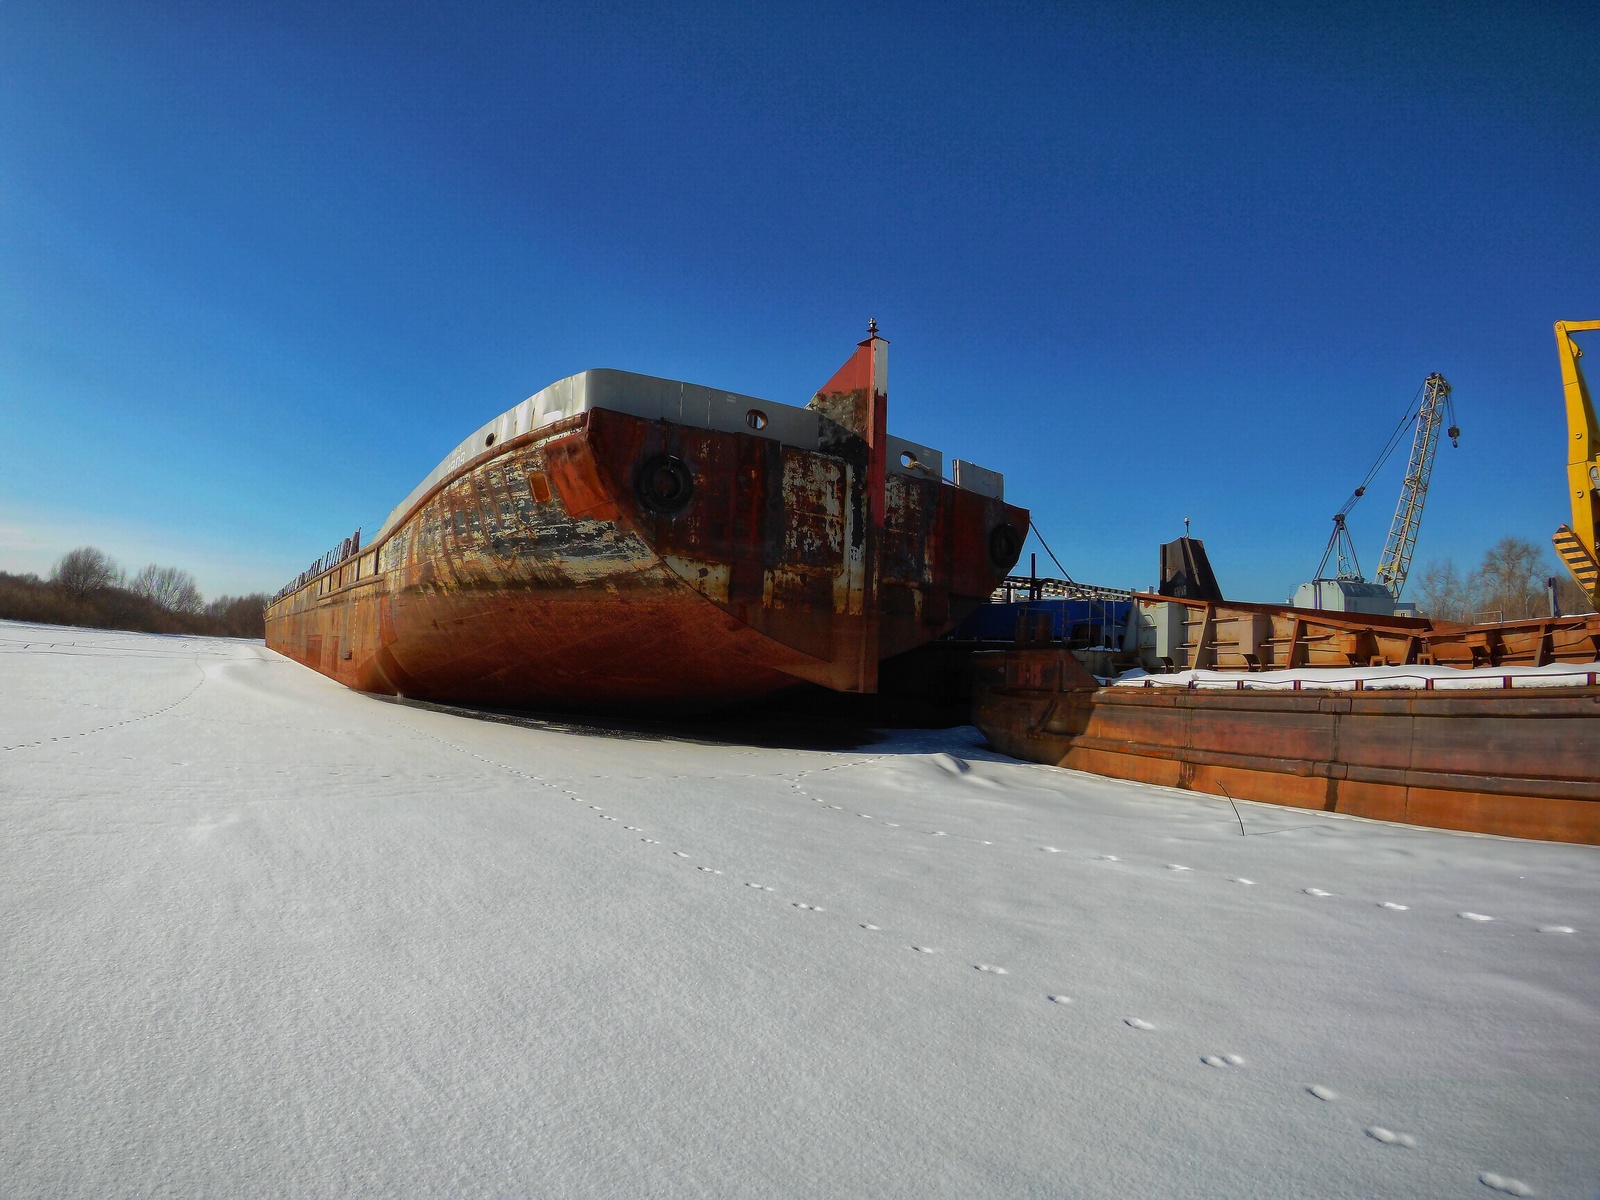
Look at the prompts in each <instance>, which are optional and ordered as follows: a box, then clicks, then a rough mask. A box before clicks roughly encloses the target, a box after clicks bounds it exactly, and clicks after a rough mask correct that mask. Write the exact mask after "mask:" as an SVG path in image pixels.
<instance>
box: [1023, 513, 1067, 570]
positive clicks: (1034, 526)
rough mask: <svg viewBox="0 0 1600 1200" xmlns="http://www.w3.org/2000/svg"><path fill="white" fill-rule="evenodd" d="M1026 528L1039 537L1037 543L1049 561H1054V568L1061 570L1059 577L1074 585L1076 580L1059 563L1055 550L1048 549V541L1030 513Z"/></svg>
mask: <svg viewBox="0 0 1600 1200" xmlns="http://www.w3.org/2000/svg"><path fill="white" fill-rule="evenodd" d="M1028 529H1029V531H1030V532H1031V533H1032V534H1033V536H1034V537H1036V538H1038V539H1039V545H1041V546H1043V547H1044V552H1045V553H1046V554H1048V555H1049V556H1050V561H1051V562H1053V563H1055V565H1056V570H1058V571H1060V572H1061V578H1063V579H1065V580H1066V581H1067V582H1068V583H1070V584H1072V585H1073V586H1074V587H1076V586H1077V580H1075V579H1073V578H1072V576H1071V575H1068V574H1067V569H1066V568H1065V567H1063V566H1062V565H1061V560H1060V559H1059V558H1057V557H1056V552H1055V551H1054V550H1052V549H1050V543H1049V542H1047V541H1045V540H1044V534H1042V533H1040V532H1039V526H1038V525H1037V524H1036V523H1035V522H1034V519H1033V517H1032V516H1031V515H1030V516H1029V517H1028Z"/></svg>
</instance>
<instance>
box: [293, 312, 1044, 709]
mask: <svg viewBox="0 0 1600 1200" xmlns="http://www.w3.org/2000/svg"><path fill="white" fill-rule="evenodd" d="M887 350H888V343H887V342H886V341H885V340H884V339H883V338H881V337H879V336H878V334H877V330H876V326H875V325H874V326H873V327H871V328H869V331H868V336H867V338H866V340H864V341H862V342H860V343H859V344H858V347H857V349H856V351H855V353H854V354H853V355H852V356H851V358H850V359H849V360H848V361H847V362H846V363H845V365H844V366H843V367H841V368H840V369H839V371H838V372H837V373H835V375H834V376H833V378H832V379H831V380H829V381H828V383H827V384H826V385H825V386H824V387H823V389H822V390H821V391H820V392H818V393H817V394H816V396H815V397H814V398H813V399H812V400H811V402H810V403H809V404H807V405H806V406H804V407H800V406H795V405H787V404H778V403H772V402H769V401H764V400H758V399H755V398H753V397H749V396H742V395H738V394H735V393H729V392H723V391H716V390H714V389H710V388H706V387H700V386H698V385H694V384H687V383H679V382H676V381H671V380H666V379H657V378H653V377H649V376H644V375H635V374H630V373H627V372H623V371H612V370H591V371H585V372H583V373H581V374H579V375H574V376H571V377H570V378H567V379H563V380H561V381H559V382H557V383H555V384H552V385H551V386H550V387H547V388H545V389H544V390H543V391H541V392H539V393H538V394H536V395H534V396H532V397H530V398H529V399H527V400H525V401H523V402H522V403H521V404H519V405H517V406H516V407H515V408H513V409H511V410H510V411H508V412H506V413H504V414H502V415H501V416H500V417H498V418H497V419H496V420H494V421H492V422H490V423H489V424H487V425H485V426H483V427H482V428H481V429H479V430H478V431H477V432H476V433H474V434H473V435H472V436H471V437H469V438H468V439H467V440H466V441H464V442H462V443H461V445H459V446H458V447H457V448H456V449H455V450H454V451H453V452H452V453H451V454H450V455H449V456H448V457H447V458H446V459H445V460H444V461H443V462H442V463H440V464H439V466H438V467H437V468H436V469H435V470H434V471H433V472H432V473H430V474H429V475H428V477H427V478H426V479H424V480H423V481H422V483H420V484H419V485H418V486H417V487H416V489H414V490H413V491H412V493H411V495H409V496H408V497H406V499H405V500H404V501H402V502H401V504H400V505H399V506H398V507H397V508H396V509H395V510H394V511H393V513H391V514H390V516H389V519H388V520H387V521H386V522H385V523H384V525H383V527H382V529H380V530H379V532H378V534H377V535H376V537H374V538H373V539H372V541H371V544H370V545H367V546H361V545H360V544H359V539H358V538H356V539H348V540H347V541H346V543H345V544H344V545H343V546H341V547H340V548H339V550H338V551H336V552H333V553H331V554H329V555H326V556H324V558H323V559H321V560H319V561H318V563H317V564H316V565H315V566H314V568H313V569H312V570H310V571H308V572H306V573H305V574H303V575H302V576H301V577H300V578H298V579H297V580H295V581H294V582H293V583H292V584H291V585H290V586H289V587H287V588H285V589H284V590H283V591H282V592H281V593H280V594H279V595H278V596H277V597H276V598H275V599H274V601H273V602H272V604H271V605H270V606H269V607H268V609H267V644H268V646H270V647H271V648H272V649H274V650H277V651H279V652H280V653H282V654H285V655H287V656H288V657H290V658H293V659H295V660H296V661H298V662H301V663H303V664H305V665H306V666H308V667H311V668H313V669H314V670H317V671H320V672H322V673H323V674H325V675H329V676H331V677H332V678H334V679H337V680H338V681H339V682H341V683H343V684H346V685H347V686H349V687H352V688H356V689H359V690H363V691H370V692H377V693H385V694H398V695H404V696H407V697H413V698H416V699H425V700H434V701H443V702H455V703H471V704H491V705H505V706H540V707H546V706H548V707H559V708H571V709H590V710H595V709H612V710H617V709H621V710H650V709H655V710H662V709H665V710H679V709H682V708H684V707H700V708H706V707H714V706H717V705H722V704H727V703H731V702H736V701H739V700H742V699H747V698H750V697H754V696H759V695H762V694H765V693H769V692H774V691H777V690H780V689H783V688H785V687H788V686H791V685H793V684H795V683H797V682H801V681H809V682H813V683H819V684H823V685H824V686H826V687H829V688H832V689H834V690H837V691H842V692H871V691H873V690H874V689H875V687H876V685H877V677H878V661H879V659H880V658H884V657H887V656H890V655H893V654H897V653H900V652H902V651H904V650H907V649H910V648H912V647H914V646H917V645H920V644H922V643H924V642H926V641H928V640H929V639H931V638H934V637H937V636H938V635H940V634H942V633H944V632H945V631H947V630H948V629H950V628H952V627H953V626H954V625H955V624H956V623H957V622H959V621H960V620H961V619H962V618H963V617H964V616H966V615H967V614H968V613H969V612H971V611H972V610H973V609H975V608H976V607H977V606H978V605H979V604H981V603H982V602H983V600H984V599H985V598H986V597H987V596H988V595H989V593H990V592H991V591H992V590H993V588H994V587H995V586H996V584H997V583H998V582H999V581H1000V580H1001V579H1002V578H1003V577H1004V576H1005V574H1006V572H1007V570H1009V569H1010V568H1011V566H1012V565H1013V564H1014V563H1015V562H1016V559H1017V556H1018V554H1019V552H1020V550H1021V547H1022V541H1023V537H1024V536H1025V534H1026V531H1027V529H1028V513H1027V511H1026V510H1024V509H1021V508H1017V507H1015V506H1013V505H1009V504H1006V503H1005V501H1004V498H1003V480H1002V477H1001V476H1000V475H999V474H998V473H996V472H993V471H988V470H985V469H983V468H981V467H976V466H974V465H973V464H971V463H967V462H963V461H962V460H960V459H957V460H955V461H954V462H953V464H952V476H953V478H952V480H950V481H948V482H947V481H946V480H945V479H944V472H943V460H942V455H941V454H940V453H939V451H937V450H934V449H931V448H929V447H927V446H923V445H919V444H917V443H913V442H909V441H906V440H905V439H903V438H898V437H895V436H893V435H891V434H889V432H888V427H887V404H888V400H887V373H888V372H887Z"/></svg>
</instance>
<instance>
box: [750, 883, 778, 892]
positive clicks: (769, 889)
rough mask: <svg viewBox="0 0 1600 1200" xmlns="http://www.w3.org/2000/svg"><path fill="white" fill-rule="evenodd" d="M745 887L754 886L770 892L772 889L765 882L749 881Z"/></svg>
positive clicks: (758, 889)
mask: <svg viewBox="0 0 1600 1200" xmlns="http://www.w3.org/2000/svg"><path fill="white" fill-rule="evenodd" d="M745 887H753V888H755V890H756V891H758V892H770V891H771V890H772V889H771V888H769V887H768V886H767V885H766V884H764V883H747V884H745Z"/></svg>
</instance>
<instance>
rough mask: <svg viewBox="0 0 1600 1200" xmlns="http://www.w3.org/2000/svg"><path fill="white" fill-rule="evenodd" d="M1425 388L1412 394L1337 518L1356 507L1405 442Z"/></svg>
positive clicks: (1423, 386)
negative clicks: (1386, 441) (1373, 460)
mask: <svg viewBox="0 0 1600 1200" xmlns="http://www.w3.org/2000/svg"><path fill="white" fill-rule="evenodd" d="M1427 386H1428V384H1427V382H1426V381H1424V382H1423V383H1422V385H1421V387H1418V388H1417V390H1416V392H1415V393H1413V394H1412V397H1411V403H1410V404H1409V405H1408V406H1407V407H1406V411H1405V415H1404V416H1402V417H1401V418H1400V423H1399V424H1398V425H1396V426H1395V427H1394V432H1393V433H1391V434H1390V435H1389V441H1388V443H1387V444H1385V446H1384V448H1383V449H1382V450H1381V451H1380V452H1379V454H1378V458H1377V461H1376V462H1374V463H1373V464H1372V466H1371V468H1370V469H1368V471H1367V474H1366V478H1364V479H1363V480H1362V481H1361V486H1360V487H1358V488H1356V490H1355V491H1353V492H1351V493H1350V499H1348V500H1346V501H1345V502H1344V507H1343V508H1341V509H1340V510H1339V513H1338V515H1339V516H1341V517H1343V516H1347V515H1348V514H1349V512H1350V510H1351V509H1352V508H1354V507H1355V506H1356V501H1357V500H1359V499H1361V497H1363V496H1365V495H1366V494H1367V488H1369V487H1370V486H1372V481H1373V480H1374V479H1376V478H1377V477H1378V472H1379V471H1381V470H1383V468H1384V465H1385V464H1386V463H1388V461H1389V460H1390V459H1391V458H1393V457H1394V452H1395V451H1396V450H1398V449H1399V448H1400V443H1401V442H1403V441H1404V440H1405V434H1406V430H1407V429H1408V428H1410V427H1411V425H1412V424H1413V423H1414V422H1415V421H1416V419H1417V406H1418V403H1419V400H1418V398H1419V397H1420V396H1421V395H1422V391H1423V388H1426V387H1427Z"/></svg>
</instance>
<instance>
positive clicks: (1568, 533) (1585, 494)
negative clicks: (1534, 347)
mask: <svg viewBox="0 0 1600 1200" xmlns="http://www.w3.org/2000/svg"><path fill="white" fill-rule="evenodd" d="M1590 329H1600V321H1557V322H1556V351H1557V353H1558V355H1559V356H1560V358H1561V383H1562V386H1563V388H1564V389H1565V391H1566V399H1567V433H1568V434H1570V435H1571V436H1570V437H1568V438H1567V496H1568V498H1569V499H1570V500H1571V502H1572V524H1571V525H1563V526H1561V528H1560V529H1557V530H1556V534H1555V539H1554V540H1555V546H1556V553H1557V554H1558V555H1559V556H1560V557H1561V561H1562V562H1564V563H1566V564H1567V570H1569V571H1571V572H1572V577H1573V578H1574V579H1576V580H1577V581H1578V586H1579V587H1581V588H1582V589H1583V590H1584V591H1585V592H1587V593H1588V594H1589V602H1590V603H1591V604H1593V605H1594V606H1595V608H1596V609H1597V610H1600V540H1597V537H1596V535H1597V533H1600V423H1597V422H1596V421H1595V417H1594V404H1593V402H1592V401H1591V400H1590V399H1589V385H1588V383H1587V381H1585V379H1584V377H1583V368H1582V367H1580V366H1579V365H1578V360H1579V359H1580V358H1582V357H1583V351H1582V350H1580V349H1578V344H1577V343H1576V342H1574V341H1573V340H1572V335H1573V334H1574V333H1582V332H1583V331H1585V330H1590Z"/></svg>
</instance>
